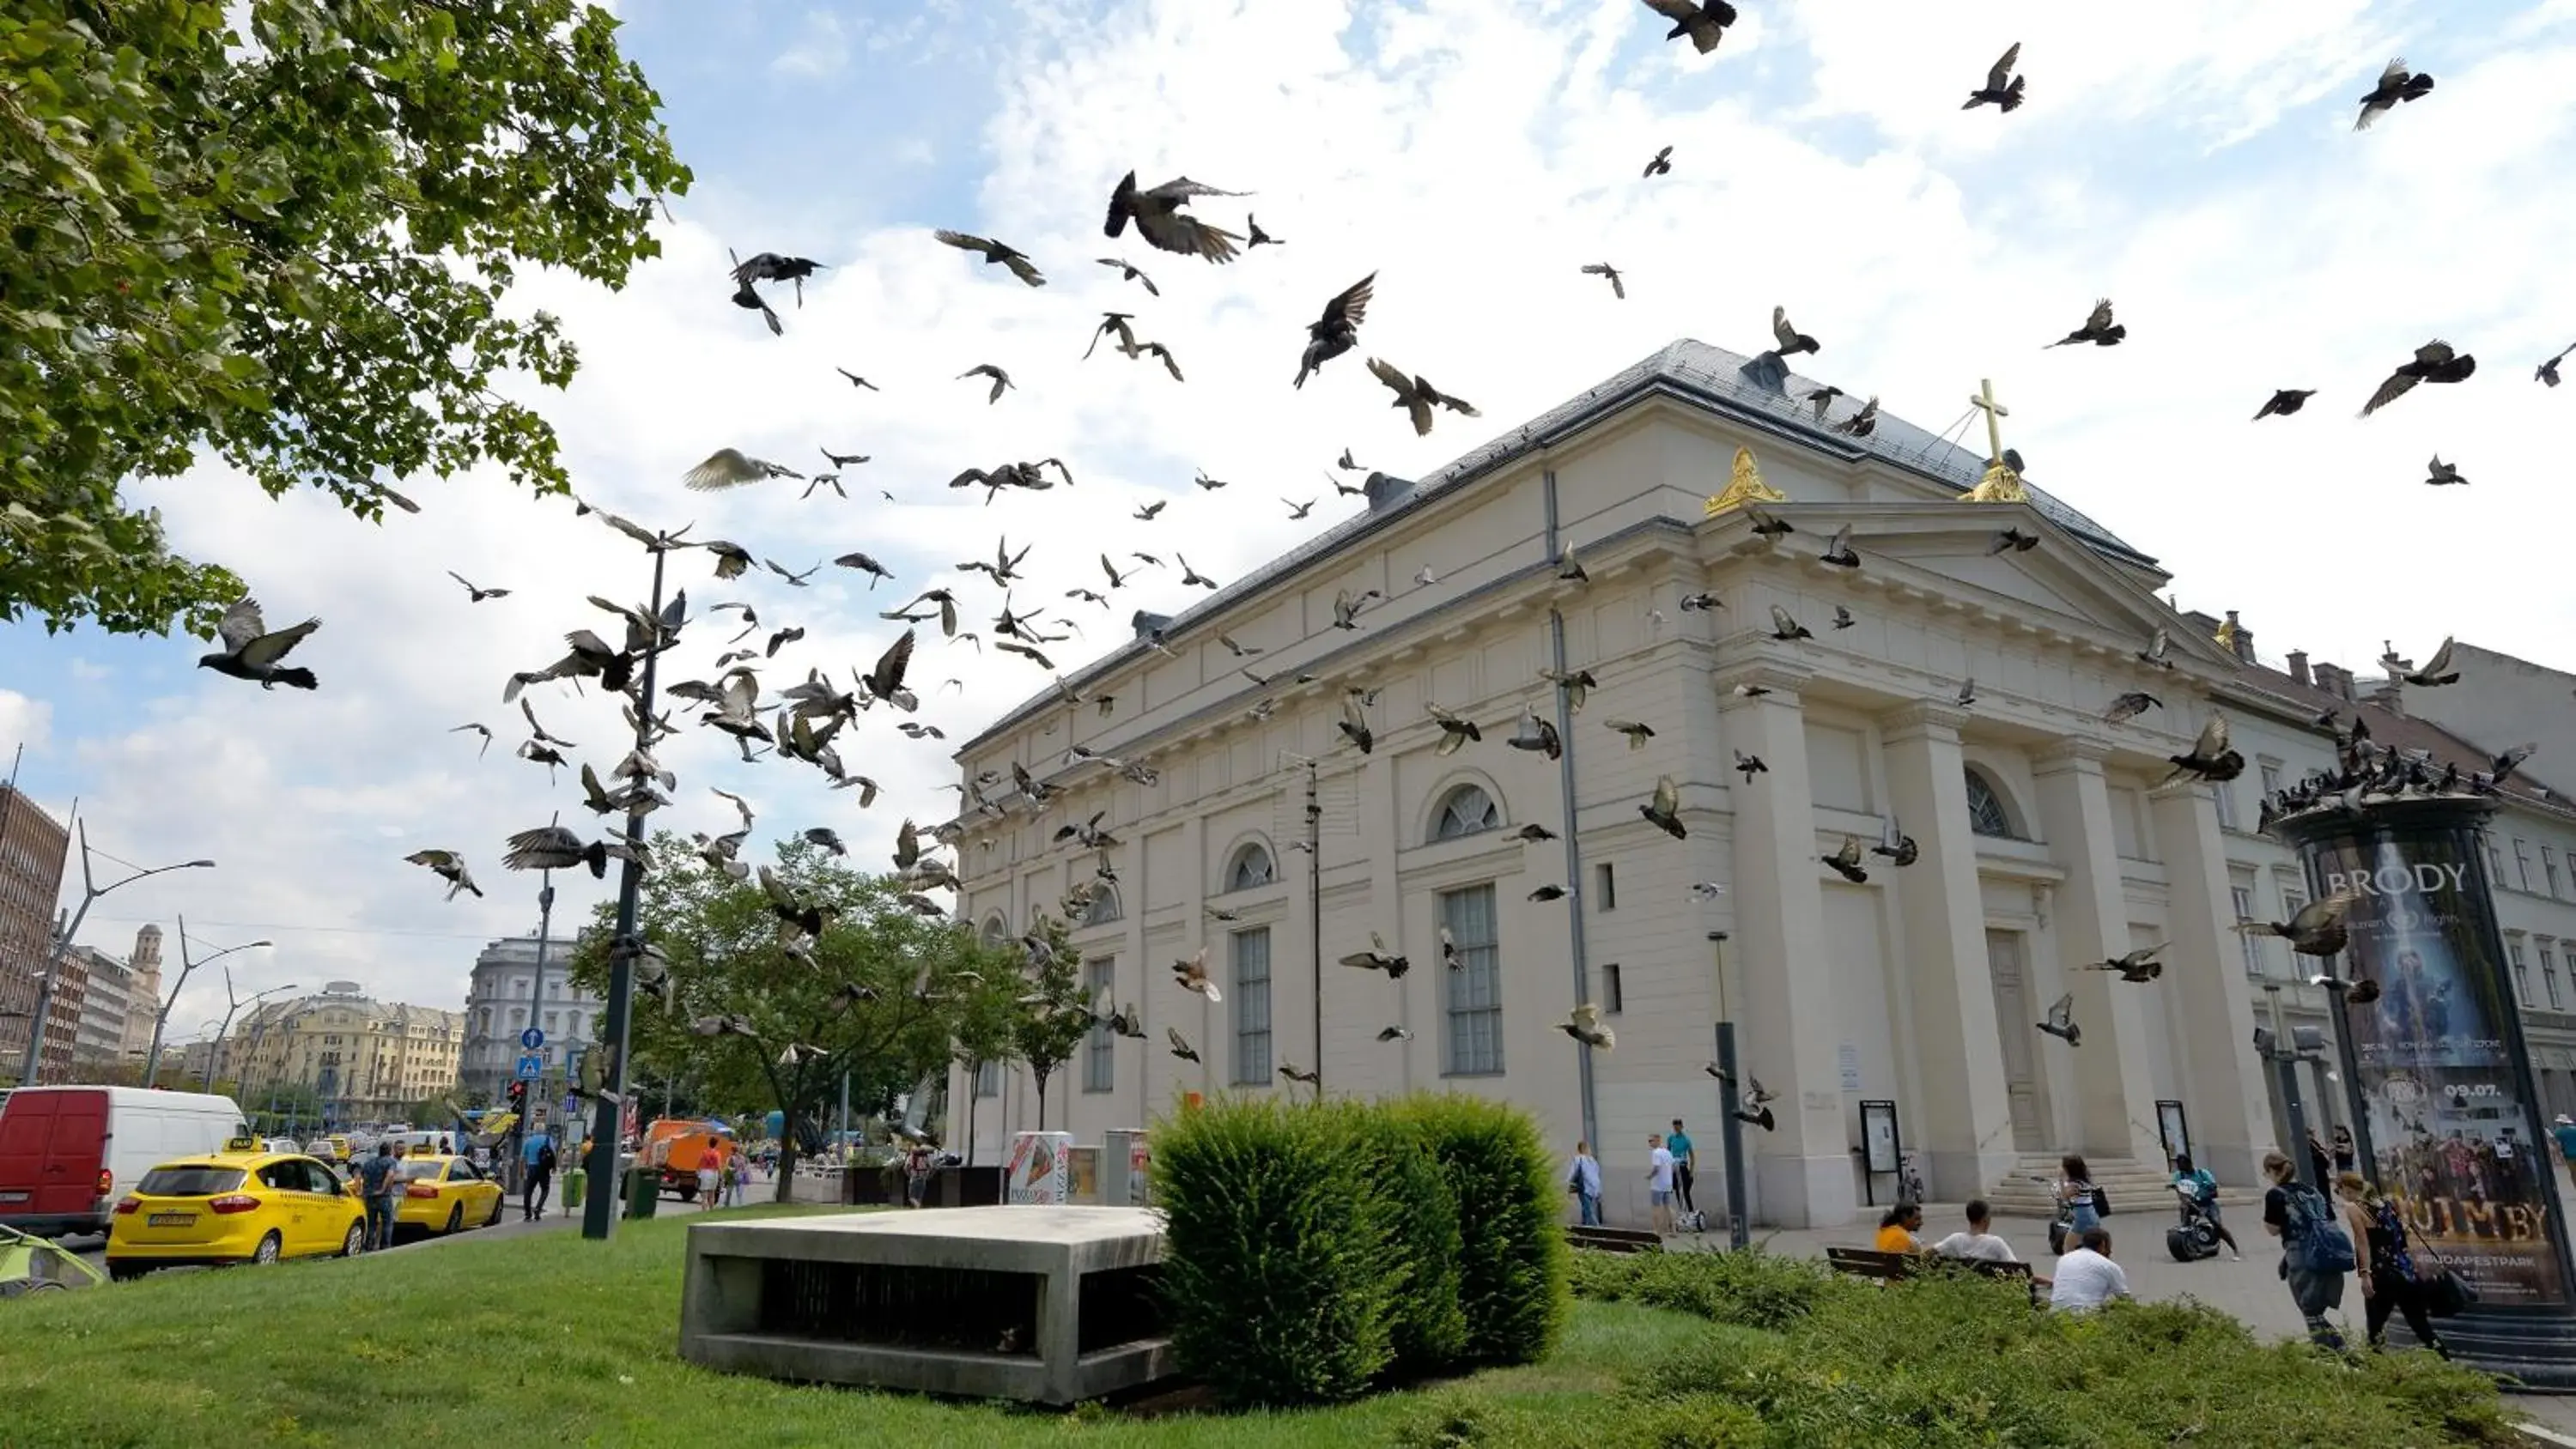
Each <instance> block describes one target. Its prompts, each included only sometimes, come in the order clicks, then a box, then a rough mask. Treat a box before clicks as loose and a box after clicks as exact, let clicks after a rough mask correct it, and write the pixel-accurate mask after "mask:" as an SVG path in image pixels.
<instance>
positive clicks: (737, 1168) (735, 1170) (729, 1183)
mask: <svg viewBox="0 0 2576 1449" xmlns="http://www.w3.org/2000/svg"><path fill="white" fill-rule="evenodd" d="M750 1170H751V1168H750V1164H748V1163H746V1162H744V1161H743V1160H742V1156H741V1154H739V1153H736V1154H735V1155H734V1156H732V1157H729V1158H727V1159H725V1206H726V1207H740V1206H742V1179H743V1175H744V1174H745V1173H747V1172H749V1171H750Z"/></svg>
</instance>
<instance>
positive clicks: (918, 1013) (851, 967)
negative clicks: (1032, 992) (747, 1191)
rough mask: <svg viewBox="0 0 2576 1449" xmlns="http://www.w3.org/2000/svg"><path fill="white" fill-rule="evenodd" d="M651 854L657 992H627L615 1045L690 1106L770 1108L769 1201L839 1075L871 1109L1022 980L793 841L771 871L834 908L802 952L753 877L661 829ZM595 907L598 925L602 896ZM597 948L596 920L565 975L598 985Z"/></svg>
mask: <svg viewBox="0 0 2576 1449" xmlns="http://www.w3.org/2000/svg"><path fill="white" fill-rule="evenodd" d="M653 858H654V859H655V860H658V861H666V862H670V864H669V865H667V866H666V867H665V868H664V869H662V870H661V871H659V872H658V873H656V874H654V875H652V876H649V877H647V878H646V880H645V883H644V892H643V896H642V898H641V901H640V903H639V904H640V910H639V912H638V924H639V926H640V927H641V931H642V934H643V936H644V939H645V940H646V941H648V942H650V943H651V944H653V945H654V946H656V947H658V948H659V949H660V950H661V952H662V954H663V955H664V956H665V957H666V958H667V959H668V961H669V963H670V964H669V977H668V981H669V987H668V992H667V1001H666V1002H662V1003H657V1002H655V1001H654V1000H653V999H652V997H651V996H649V995H646V994H645V993H643V992H640V991H639V992H638V993H637V995H636V998H635V1015H634V1021H633V1027H632V1030H631V1032H630V1049H631V1051H632V1053H633V1055H634V1058H635V1060H636V1062H637V1063H638V1066H639V1068H644V1069H646V1070H649V1071H651V1072H654V1073H660V1074H667V1073H675V1072H676V1073H678V1074H679V1075H680V1076H681V1077H682V1079H684V1080H687V1081H690V1082H693V1083H695V1084H696V1085H697V1087H698V1090H699V1092H700V1093H701V1095H702V1096H703V1098H704V1099H705V1100H708V1101H714V1102H725V1101H735V1102H740V1101H759V1102H763V1103H766V1104H768V1105H770V1106H775V1107H776V1108H778V1109H779V1110H780V1111H782V1112H784V1113H785V1114H786V1116H787V1122H788V1129H787V1132H786V1140H785V1141H783V1142H782V1143H781V1144H780V1151H781V1165H780V1171H779V1184H780V1186H779V1191H780V1193H781V1195H782V1197H783V1196H784V1194H785V1192H786V1190H787V1189H786V1184H787V1182H788V1180H789V1178H790V1177H791V1176H792V1175H793V1172H794V1169H795V1159H796V1158H797V1157H798V1156H799V1155H802V1154H804V1153H810V1152H814V1151H818V1150H820V1147H821V1144H822V1129H821V1123H822V1119H823V1115H824V1108H825V1105H826V1103H832V1102H837V1101H838V1099H839V1096H840V1089H841V1081H842V1078H843V1077H844V1076H845V1075H846V1076H847V1077H848V1079H849V1084H850V1106H851V1108H852V1110H853V1111H857V1112H864V1113H871V1114H874V1113H882V1112H884V1111H886V1110H888V1109H890V1108H891V1107H892V1106H893V1105H894V1101H895V1099H896V1098H897V1097H898V1096H900V1095H902V1094H903V1093H905V1092H909V1091H911V1090H912V1089H913V1088H914V1087H916V1086H918V1085H919V1084H920V1082H921V1080H922V1078H924V1077H925V1076H928V1075H930V1074H931V1073H933V1072H937V1071H940V1070H942V1069H944V1068H945V1066H946V1065H947V1062H948V1060H949V1056H950V1053H951V1051H952V1050H953V1045H954V1043H955V1041H956V1040H957V1034H958V1031H959V1029H960V1027H961V1025H965V1024H967V1023H969V1022H972V1021H978V1020H989V1019H991V1017H992V1015H993V1014H994V1013H995V1012H996V1011H997V1010H998V1009H1000V1008H1001V1007H1002V1006H1007V1004H1008V1003H1009V1002H1010V1001H1012V1000H1013V999H1015V998H1016V996H1017V995H1018V993H1019V991H1020V989H1021V983H1020V981H1019V978H1018V974H1017V972H1016V970H1015V969H1014V965H1015V963H1014V961H1013V960H1012V958H1011V957H1010V956H1009V955H1007V954H1005V953H1001V952H996V951H991V950H987V949H985V948H984V947H982V946H981V945H979V944H978V943H977V941H976V938H975V935H974V932H973V931H972V930H970V929H968V928H966V927H963V926H960V925H957V924H954V923H951V922H949V921H945V920H929V919H924V918H923V917H921V916H919V915H916V914H914V913H913V912H912V911H910V910H908V909H906V908H905V907H904V905H903V904H902V903H901V902H900V901H899V900H898V899H897V898H896V897H897V895H898V892H899V888H898V887H897V886H896V885H895V884H894V882H893V881H891V880H890V879H888V878H884V877H876V876H868V875H864V874H861V873H860V872H858V871H856V870H853V869H851V868H850V867H848V866H846V865H843V864H841V863H840V861H839V860H838V859H837V858H836V857H834V856H831V855H829V854H826V853H825V852H824V851H822V850H821V849H819V848H818V847H816V846H814V845H812V844H809V843H808V842H806V841H803V840H790V841H786V842H782V843H781V844H780V846H779V848H778V865H777V866H776V867H775V868H774V869H775V871H776V873H777V876H778V878H779V879H780V880H781V881H782V882H784V883H785V884H786V886H787V887H788V888H789V889H791V890H793V891H796V892H798V893H800V894H801V895H802V896H804V897H805V898H806V899H807V900H810V901H812V902H814V903H815V904H818V905H820V906H822V907H824V908H825V909H826V910H828V911H830V912H832V913H833V917H832V919H831V920H830V921H829V922H828V923H827V924H826V925H825V926H824V929H823V931H822V933H821V934H820V935H819V936H816V937H814V938H812V939H810V940H807V941H805V942H803V943H802V945H803V951H804V954H805V955H806V956H807V957H809V958H810V959H808V960H800V959H798V957H797V956H796V955H792V954H791V953H790V952H789V950H788V948H787V945H786V943H785V941H784V940H782V937H781V935H780V918H779V916H778V914H777V913H776V912H775V911H773V910H772V909H771V906H770V902H769V898H768V896H767V894H766V893H765V892H764V891H763V890H762V888H761V886H760V885H759V884H758V882H757V881H736V880H733V879H731V878H730V877H728V876H725V875H723V874H722V873H720V872H718V871H715V870H712V869H709V868H707V867H705V866H703V865H700V864H698V863H697V862H696V861H695V859H694V858H693V857H692V855H691V854H690V852H689V849H688V847H687V845H686V844H685V843H683V842H682V841H681V840H680V839H679V837H677V836H675V835H672V834H670V833H669V832H664V833H662V835H661V836H660V837H659V838H658V839H657V840H656V842H655V844H654V849H653ZM598 914H599V917H600V919H601V921H602V922H603V923H610V924H611V925H612V928H613V920H614V914H615V904H614V903H613V902H602V903H601V904H600V906H599V907H598ZM612 944H613V943H612V941H611V930H610V929H602V930H598V931H593V932H589V933H586V934H585V936H584V938H583V940H582V944H581V945H580V947H579V948H577V949H576V951H575V953H574V957H573V980H574V981H576V982H578V983H580V984H581V985H583V986H585V987H588V988H589V989H591V990H593V991H601V992H604V991H605V990H606V989H607V981H608V967H609V952H610V949H611V946H612ZM997 1003H998V1005H997ZM648 1063H649V1067H647V1064H648ZM636 1075H637V1073H630V1081H631V1080H632V1079H633V1078H634V1077H635V1076H636Z"/></svg>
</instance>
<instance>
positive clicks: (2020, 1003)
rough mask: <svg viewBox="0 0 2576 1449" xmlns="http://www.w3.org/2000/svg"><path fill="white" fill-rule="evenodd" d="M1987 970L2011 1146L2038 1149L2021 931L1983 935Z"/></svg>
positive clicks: (2040, 1136) (2032, 1016) (2041, 1136)
mask: <svg viewBox="0 0 2576 1449" xmlns="http://www.w3.org/2000/svg"><path fill="white" fill-rule="evenodd" d="M1986 972H1987V975H1988V976H1989V977H1990V978H1991V979H1992V980H1993V982H1994V990H1995V1034H1996V1036H1998V1037H1999V1038H2001V1039H2002V1042H2003V1050H2004V1095H2005V1097H2006V1099H2007V1100H2008V1101H2009V1102H2010V1103H2011V1106H2012V1129H2013V1150H2014V1151H2015V1152H2038V1151H2041V1150H2043V1149H2044V1148H2045V1147H2046V1146H2047V1141H2046V1137H2047V1134H2046V1133H2045V1132H2044V1131H2043V1130H2042V1125H2041V1107H2040V1097H2039V1072H2038V1069H2037V1066H2036V1063H2035V1059H2034V1056H2033V1053H2032V1050H2031V1045H2032V1044H2031V1036H2032V1034H2033V1031H2034V1028H2033V1025H2032V1023H2034V1022H2036V1021H2038V1020H2039V1014H2038V1010H2037V1008H2035V1007H2033V1006H2032V1005H2031V1004H2030V992H2029V990H2028V988H2027V986H2026V984H2025V980H2026V977H2025V968H2024V962H2023V958H2022V938H2021V933H2020V932H2018V931H1988V932H1987V933H1986Z"/></svg>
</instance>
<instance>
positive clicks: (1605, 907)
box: [1592, 860, 1619, 911]
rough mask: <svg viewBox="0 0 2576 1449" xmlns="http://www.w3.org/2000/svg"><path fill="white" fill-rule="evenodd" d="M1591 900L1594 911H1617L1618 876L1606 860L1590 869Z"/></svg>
mask: <svg viewBox="0 0 2576 1449" xmlns="http://www.w3.org/2000/svg"><path fill="white" fill-rule="evenodd" d="M1592 898H1593V899H1592V908H1593V909H1594V910H1596V911H1615V910H1617V909H1619V876H1618V873H1617V872H1616V871H1613V870H1612V869H1611V868H1610V862H1608V861H1606V860H1605V861H1603V862H1601V863H1600V864H1599V865H1597V866H1594V867H1593V868H1592Z"/></svg>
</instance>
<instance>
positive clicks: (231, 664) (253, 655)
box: [197, 598, 322, 689]
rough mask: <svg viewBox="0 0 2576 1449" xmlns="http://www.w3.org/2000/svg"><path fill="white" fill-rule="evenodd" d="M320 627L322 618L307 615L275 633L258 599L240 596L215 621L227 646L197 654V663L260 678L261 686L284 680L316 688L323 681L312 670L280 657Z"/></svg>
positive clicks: (238, 675)
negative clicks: (302, 620) (301, 621)
mask: <svg viewBox="0 0 2576 1449" xmlns="http://www.w3.org/2000/svg"><path fill="white" fill-rule="evenodd" d="M321 627H322V621H321V620H320V619H318V618H315V619H307V620H305V621H304V622H303V623H301V624H295V625H291V626H289V627H287V628H284V629H280V630H278V631H277V632H276V633H274V634H272V633H270V632H269V631H268V623H267V621H266V620H264V619H262V618H261V617H260V613H259V602H258V601H257V600H255V599H250V598H243V599H239V600H236V601H235V602H234V604H233V606H232V607H231V608H229V609H226V610H224V617H223V619H222V621H221V622H219V623H218V624H216V625H215V637H216V638H217V639H218V640H219V641H221V642H222V644H223V646H224V647H223V648H221V649H218V650H216V651H214V652H213V653H211V654H201V655H199V656H197V667H198V668H199V669H211V670H213V671H215V672H216V673H217V674H227V675H230V676H232V677H233V678H235V679H251V680H257V681H258V682H259V687H260V688H262V689H275V688H276V687H277V686H279V685H281V684H283V685H285V686H287V687H288V688H290V689H313V688H316V687H318V686H319V683H320V681H318V680H316V679H315V678H314V677H313V671H312V670H310V669H305V668H302V667H300V666H297V665H291V664H280V663H278V661H279V660H281V659H284V658H285V657H286V656H287V655H288V654H290V653H292V652H294V649H295V646H296V645H298V644H301V643H303V642H304V636H305V635H307V634H310V633H312V632H313V631H314V630H316V629H319V628H321Z"/></svg>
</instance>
